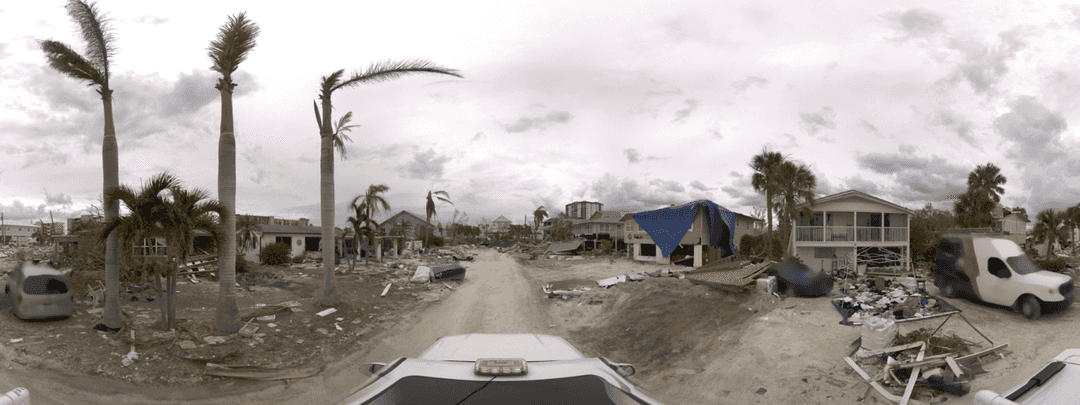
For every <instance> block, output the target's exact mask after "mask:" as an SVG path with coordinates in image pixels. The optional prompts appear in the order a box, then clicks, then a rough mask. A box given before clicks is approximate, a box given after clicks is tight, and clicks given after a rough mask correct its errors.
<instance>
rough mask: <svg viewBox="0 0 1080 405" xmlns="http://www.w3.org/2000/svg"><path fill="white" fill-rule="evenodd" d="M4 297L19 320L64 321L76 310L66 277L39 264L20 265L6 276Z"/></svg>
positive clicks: (37, 261) (40, 262)
mask: <svg viewBox="0 0 1080 405" xmlns="http://www.w3.org/2000/svg"><path fill="white" fill-rule="evenodd" d="M4 295H5V296H7V297H8V299H10V300H11V313H12V314H14V315H15V316H16V317H18V318H19V319H24V320H25V319H47V318H65V317H68V316H71V313H72V311H74V309H75V303H74V301H73V299H72V294H71V290H70V289H69V288H68V279H67V276H64V273H61V272H60V270H57V269H56V268H55V267H53V266H52V265H51V264H49V263H45V262H42V261H39V260H34V261H27V262H20V263H19V264H18V265H16V266H15V269H14V270H12V271H10V272H8V273H7V277H6V280H5V282H4Z"/></svg>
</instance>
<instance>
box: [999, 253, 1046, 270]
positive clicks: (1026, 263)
mask: <svg viewBox="0 0 1080 405" xmlns="http://www.w3.org/2000/svg"><path fill="white" fill-rule="evenodd" d="M1005 261H1006V262H1007V263H1009V267H1012V269H1013V271H1015V272H1017V273H1020V274H1031V273H1034V272H1037V271H1041V270H1042V268H1040V267H1039V265H1037V264H1035V262H1034V261H1032V260H1031V258H1030V257H1028V255H1020V256H1013V257H1010V258H1008V259H1005Z"/></svg>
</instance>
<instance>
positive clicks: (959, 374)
mask: <svg viewBox="0 0 1080 405" xmlns="http://www.w3.org/2000/svg"><path fill="white" fill-rule="evenodd" d="M945 364H947V365H949V369H950V370H952V373H953V375H955V376H957V377H962V376H963V375H964V370H963V369H961V368H960V365H959V364H956V360H955V359H953V357H951V356H950V357H946V358H945Z"/></svg>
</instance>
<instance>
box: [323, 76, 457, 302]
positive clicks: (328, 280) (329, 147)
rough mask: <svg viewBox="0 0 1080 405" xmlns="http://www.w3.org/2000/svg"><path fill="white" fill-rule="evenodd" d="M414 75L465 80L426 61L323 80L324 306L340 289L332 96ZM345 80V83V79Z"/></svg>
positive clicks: (328, 77) (334, 298) (324, 77)
mask: <svg viewBox="0 0 1080 405" xmlns="http://www.w3.org/2000/svg"><path fill="white" fill-rule="evenodd" d="M413 73H430V74H444V75H451V76H457V77H461V75H460V74H458V72H457V70H455V69H447V68H444V67H441V66H438V65H435V64H434V63H431V62H429V61H425V60H414V61H400V62H394V61H389V62H381V63H374V64H372V65H370V66H368V67H367V69H365V70H363V71H360V72H356V73H353V74H352V75H351V76H349V77H348V78H343V76H344V74H345V70H338V71H336V72H334V73H331V74H330V75H329V76H323V77H322V84H321V86H320V88H319V89H320V93H319V100H320V101H322V111H321V113H320V111H319V108H318V105H316V107H315V121H316V123H317V124H318V125H319V138H320V139H321V144H320V147H319V150H320V151H321V153H320V158H319V161H320V165H319V176H320V180H319V188H320V193H319V194H320V198H319V200H320V202H321V206H320V208H321V217H322V219H321V220H322V245H323V249H322V251H323V252H322V254H323V270H324V285H323V297H322V300H321V304H322V305H324V306H333V305H337V303H338V297H337V288H336V285H335V283H334V249H333V248H332V246H334V243H333V241H334V159H333V152H334V151H333V149H334V138H335V137H334V132H333V131H331V124H332V123H333V119H332V117H331V112H332V111H333V107H334V106H333V102H332V101H331V96H333V94H334V91H335V90H338V89H342V88H347V87H355V86H358V85H360V84H365V83H378V82H382V81H387V80H393V79H396V78H399V77H402V76H405V75H408V74H413ZM343 79H344V80H343Z"/></svg>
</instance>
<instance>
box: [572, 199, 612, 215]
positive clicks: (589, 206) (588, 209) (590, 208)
mask: <svg viewBox="0 0 1080 405" xmlns="http://www.w3.org/2000/svg"><path fill="white" fill-rule="evenodd" d="M603 209H604V204H601V203H598V202H592V201H575V202H572V203H569V204H566V216H567V217H568V218H574V219H589V218H592V216H593V214H595V213H597V212H598V211H601V210H603Z"/></svg>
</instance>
